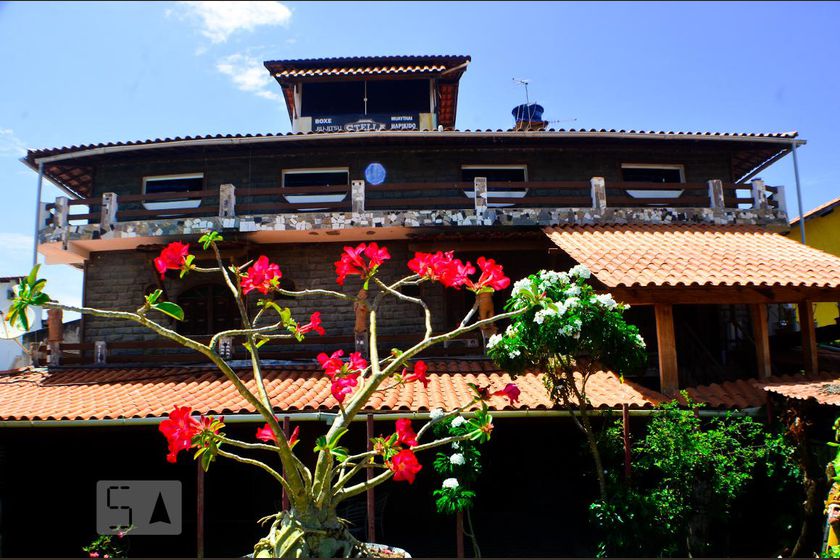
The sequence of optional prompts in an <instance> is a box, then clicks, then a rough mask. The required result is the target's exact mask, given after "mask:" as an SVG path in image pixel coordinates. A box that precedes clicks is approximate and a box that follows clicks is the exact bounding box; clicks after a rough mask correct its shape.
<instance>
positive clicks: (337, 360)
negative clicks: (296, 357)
mask: <svg viewBox="0 0 840 560" xmlns="http://www.w3.org/2000/svg"><path fill="white" fill-rule="evenodd" d="M343 355H344V350H336V351H335V352H333V353H332V355H331V356H327V355H326V354H325V353H324V352H321V353H320V354H318V356H317V359H318V363H319V364H321V367H322V368H323V369H324V373H325V374H326V375H327V377H329V378H330V379H332V378H333V377H334V376H335V374H336V373H338V372H339V371H341V368H343V367H344V362H342V361H341V357H342V356H343Z"/></svg>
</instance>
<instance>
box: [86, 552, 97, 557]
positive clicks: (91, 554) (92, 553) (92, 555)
mask: <svg viewBox="0 0 840 560" xmlns="http://www.w3.org/2000/svg"><path fill="white" fill-rule="evenodd" d="M88 556H90V557H91V558H99V553H98V552H91V553H89V554H88Z"/></svg>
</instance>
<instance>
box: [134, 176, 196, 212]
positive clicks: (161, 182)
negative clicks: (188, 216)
mask: <svg viewBox="0 0 840 560" xmlns="http://www.w3.org/2000/svg"><path fill="white" fill-rule="evenodd" d="M201 190H204V175H203V174H201V173H190V174H183V175H158V176H153V177H143V193H145V194H157V193H181V192H183V193H189V192H196V191H201ZM200 205H201V200H199V199H193V200H188V199H181V200H177V199H176V200H167V201H166V202H144V203H143V207H144V208H146V210H168V209H170V208H198V207H199V206H200Z"/></svg>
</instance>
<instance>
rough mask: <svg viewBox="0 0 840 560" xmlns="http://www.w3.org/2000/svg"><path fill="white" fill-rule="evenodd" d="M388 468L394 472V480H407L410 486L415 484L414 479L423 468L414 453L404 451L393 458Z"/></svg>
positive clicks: (408, 450) (409, 450)
mask: <svg viewBox="0 0 840 560" xmlns="http://www.w3.org/2000/svg"><path fill="white" fill-rule="evenodd" d="M388 468H389V469H391V470H392V471H393V472H394V480H397V481H399V480H405V481H406V482H408V483H409V484H413V483H414V477H416V476H417V473H418V472H420V470H421V469H422V468H423V467H422V466H421V465H420V462H419V461H417V456H416V455H415V454H414V451H412V450H411V449H403V450H402V451H400V452H399V453H397V454H396V455H394V456H393V457H392V458H391V460H390V462H389V463H388Z"/></svg>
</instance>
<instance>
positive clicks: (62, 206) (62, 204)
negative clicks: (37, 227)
mask: <svg viewBox="0 0 840 560" xmlns="http://www.w3.org/2000/svg"><path fill="white" fill-rule="evenodd" d="M68 202H69V201H68V200H67V197H66V196H58V197H56V199H55V219H54V220H53V224H55V227H56V228H66V227H67V222H68V220H67V215H68V211H69V208H70V205H69V204H68Z"/></svg>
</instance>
